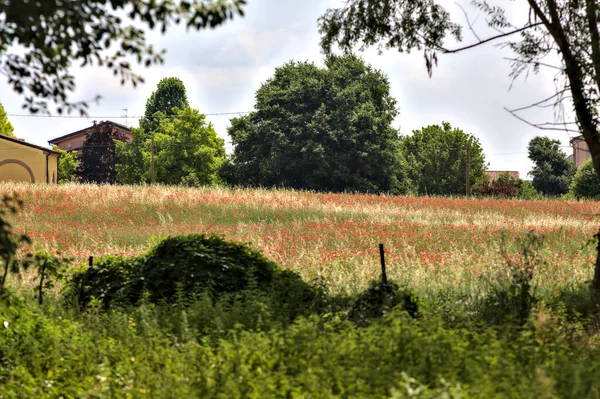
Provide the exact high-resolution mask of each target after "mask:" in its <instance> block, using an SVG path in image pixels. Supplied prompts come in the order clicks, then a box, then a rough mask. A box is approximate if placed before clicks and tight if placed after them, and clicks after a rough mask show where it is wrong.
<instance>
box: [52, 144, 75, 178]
mask: <svg viewBox="0 0 600 399" xmlns="http://www.w3.org/2000/svg"><path fill="white" fill-rule="evenodd" d="M52 149H53V150H54V151H56V152H60V157H58V183H68V182H72V181H75V179H76V177H77V176H75V169H76V168H77V157H76V156H75V152H74V151H71V152H67V151H65V150H61V149H60V148H58V147H57V146H55V145H53V146H52Z"/></svg>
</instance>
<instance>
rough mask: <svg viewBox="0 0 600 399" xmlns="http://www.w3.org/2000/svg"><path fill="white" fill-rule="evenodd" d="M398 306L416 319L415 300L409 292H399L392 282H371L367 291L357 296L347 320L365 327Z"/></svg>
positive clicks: (417, 308)
mask: <svg viewBox="0 0 600 399" xmlns="http://www.w3.org/2000/svg"><path fill="white" fill-rule="evenodd" d="M396 306H399V307H400V308H401V309H403V310H405V311H407V312H408V314H409V315H410V316H411V317H417V315H418V311H419V306H418V303H417V298H416V296H415V295H414V293H412V292H410V290H401V289H400V287H399V286H398V284H396V283H394V282H387V283H384V282H383V281H380V280H375V281H373V282H371V284H370V285H369V287H368V288H367V290H366V291H365V292H363V293H361V294H359V295H357V296H356V297H355V298H354V300H353V303H352V306H351V308H350V311H349V313H348V319H349V320H351V321H353V322H354V323H356V325H358V326H362V327H364V326H367V325H369V324H370V323H372V322H373V321H374V320H377V319H380V318H381V317H383V316H385V315H386V314H387V313H389V312H390V311H391V310H392V309H393V308H395V307H396Z"/></svg>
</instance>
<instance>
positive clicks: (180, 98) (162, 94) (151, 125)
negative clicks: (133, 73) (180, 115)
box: [140, 77, 190, 133]
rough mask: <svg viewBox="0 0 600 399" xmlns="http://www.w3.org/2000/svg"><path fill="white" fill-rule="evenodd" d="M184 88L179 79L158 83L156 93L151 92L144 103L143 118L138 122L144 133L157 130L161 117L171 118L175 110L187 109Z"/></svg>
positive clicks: (173, 78)
mask: <svg viewBox="0 0 600 399" xmlns="http://www.w3.org/2000/svg"><path fill="white" fill-rule="evenodd" d="M189 106H190V103H189V102H188V98H187V93H186V90H185V86H184V84H183V82H182V81H181V79H179V78H176V77H171V78H163V79H161V80H160V82H158V85H157V86H156V91H153V92H152V94H151V95H150V97H149V98H148V100H147V101H146V111H145V112H144V118H142V119H141V120H140V127H141V128H142V129H144V131H145V132H146V133H149V132H151V131H153V130H156V129H157V128H158V125H159V122H160V118H161V117H165V116H166V117H172V116H173V115H175V114H176V111H177V109H180V110H181V109H184V108H188V107H189Z"/></svg>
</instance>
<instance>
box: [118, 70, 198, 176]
mask: <svg viewBox="0 0 600 399" xmlns="http://www.w3.org/2000/svg"><path fill="white" fill-rule="evenodd" d="M188 107H189V102H188V98H187V93H186V89H185V86H184V84H183V82H182V81H181V80H180V79H179V78H176V77H171V78H163V79H161V80H160V82H158V85H157V86H156V90H155V91H153V92H152V94H151V95H150V97H149V98H148V100H146V111H145V112H144V117H143V118H142V119H140V129H137V130H135V134H133V133H132V134H133V141H132V143H131V145H127V146H121V147H119V148H120V149H119V156H120V157H121V160H122V162H123V163H122V165H121V166H120V167H119V181H120V182H121V183H126V184H136V183H141V182H142V181H143V179H144V176H146V181H147V182H150V181H151V176H150V175H149V174H148V173H150V170H149V169H147V168H146V166H148V165H146V166H144V154H143V153H142V150H143V149H144V148H146V147H147V144H148V140H151V139H152V136H153V135H154V134H155V131H156V130H157V129H158V126H159V124H160V121H161V120H162V119H164V118H165V117H173V116H175V115H176V112H177V110H178V109H185V108H188Z"/></svg>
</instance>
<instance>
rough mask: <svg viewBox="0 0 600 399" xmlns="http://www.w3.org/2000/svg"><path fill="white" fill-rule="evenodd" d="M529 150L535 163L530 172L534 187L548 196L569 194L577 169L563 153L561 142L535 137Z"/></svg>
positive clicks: (530, 143)
mask: <svg viewBox="0 0 600 399" xmlns="http://www.w3.org/2000/svg"><path fill="white" fill-rule="evenodd" d="M528 150H529V159H531V160H532V161H533V163H534V167H533V170H532V171H531V172H529V174H530V175H531V176H532V177H533V181H532V183H533V187H535V189H536V190H537V191H539V192H541V193H544V194H546V195H553V196H555V195H562V194H565V193H567V192H568V191H569V185H570V184H571V180H572V179H573V175H574V174H575V171H576V170H577V168H576V166H575V164H574V163H573V162H571V161H570V160H569V159H568V158H567V156H566V155H565V153H564V152H562V151H561V149H560V141H558V140H552V139H550V138H548V137H541V136H538V137H534V138H533V139H532V140H531V141H530V142H529V148H528Z"/></svg>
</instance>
